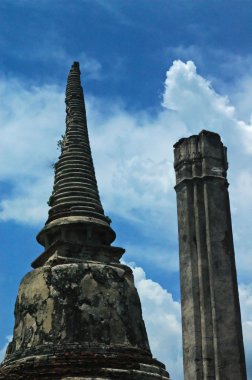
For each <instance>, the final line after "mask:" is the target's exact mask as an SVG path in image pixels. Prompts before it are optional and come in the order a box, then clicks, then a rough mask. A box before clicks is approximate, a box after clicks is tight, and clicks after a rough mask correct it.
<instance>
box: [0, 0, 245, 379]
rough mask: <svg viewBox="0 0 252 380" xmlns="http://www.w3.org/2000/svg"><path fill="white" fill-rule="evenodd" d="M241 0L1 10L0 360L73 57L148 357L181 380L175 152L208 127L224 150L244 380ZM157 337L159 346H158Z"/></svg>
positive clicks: (45, 192) (27, 2)
mask: <svg viewBox="0 0 252 380" xmlns="http://www.w3.org/2000/svg"><path fill="white" fill-rule="evenodd" d="M251 19H252V2H251V0H240V1H238V0H229V1H224V0H219V1H213V0H212V1H204V0H203V1H202V0H201V1H199V0H191V1H181V0H176V1H175V0H170V1H167V0H155V1H154V0H137V1H133V0H127V1H124V0H75V1H72V2H68V1H66V0H65V1H64V0H54V1H53V2H52V1H49V0H41V1H39V2H38V1H35V0H34V1H32V0H1V2H0V99H1V103H0V132H1V140H0V236H1V240H0V254H1V268H0V289H1V291H0V297H1V299H0V302H1V304H2V305H3V306H2V308H1V309H2V311H1V315H0V350H1V348H2V349H3V348H4V346H5V344H6V340H7V337H8V336H10V335H11V334H12V328H13V323H14V322H13V309H14V302H15V297H16V294H17V289H18V284H19V282H20V280H21V278H22V276H23V275H24V274H26V273H27V271H29V270H30V263H31V261H33V259H34V258H35V257H36V256H37V255H38V254H39V253H40V252H41V251H42V247H40V246H39V245H38V244H37V243H36V240H35V236H36V234H37V233H38V232H39V230H40V229H41V228H42V227H43V224H44V222H45V220H46V215H47V205H46V202H47V200H48V198H49V196H50V192H51V189H52V183H53V177H52V175H53V171H52V168H51V164H52V163H53V162H55V160H57V156H58V154H59V152H58V151H57V141H58V140H59V138H60V136H61V135H62V134H63V133H64V129H65V124H64V120H65V109H64V90H65V83H66V77H67V74H68V71H69V68H70V65H71V63H72V62H73V61H74V60H79V61H80V64H81V71H82V83H83V86H84V91H85V99H86V106H87V116H88V125H89V133H90V139H91V147H92V152H93V158H94V162H95V167H96V174H97V180H98V186H99V189H100V194H101V198H102V202H103V206H104V208H105V211H106V213H107V214H108V215H109V216H110V217H111V219H112V221H113V228H114V229H115V231H116V233H117V240H116V242H115V244H116V245H118V246H122V247H124V248H126V249H127V253H126V254H125V256H124V260H125V261H126V262H127V263H131V265H132V266H133V267H134V268H135V269H134V271H135V278H136V284H137V287H138V290H139V293H140V296H141V300H142V305H143V312H144V318H145V321H146V325H147V329H148V334H149V338H150V343H151V347H152V351H153V354H154V355H155V356H157V357H158V358H159V359H160V360H162V361H164V362H165V363H166V365H167V368H168V370H169V371H170V373H171V375H172V376H173V377H174V378H176V379H177V380H181V379H182V358H181V330H180V311H179V310H180V305H179V301H180V296H179V274H178V245H177V216H176V198H175V192H174V190H173V186H174V173H173V149H172V146H173V144H174V143H175V142H176V141H177V140H178V139H179V138H181V137H186V136H189V135H191V134H195V133H199V132H200V130H202V129H203V128H204V129H209V130H212V131H215V132H218V133H220V134H221V136H222V140H223V142H224V144H226V145H227V147H228V158H229V163H230V169H229V173H228V178H229V181H230V197H231V208H232V215H233V229H234V241H235V249H236V261H237V269H238V276H239V286H240V297H241V307H242V319H243V329H244V340H245V347H246V355H247V366H248V370H249V379H250V380H252V359H251V355H252V349H251V347H252V278H251V267H252V242H251V240H250V238H249V237H250V235H251V232H250V225H251V219H250V215H251V214H252V202H251V201H252V194H251V186H252V169H251V158H252V148H251V146H252V125H251V114H252V103H251V98H252V44H251V41H252V24H251ZM160 331H162V336H160V335H161V334H160Z"/></svg>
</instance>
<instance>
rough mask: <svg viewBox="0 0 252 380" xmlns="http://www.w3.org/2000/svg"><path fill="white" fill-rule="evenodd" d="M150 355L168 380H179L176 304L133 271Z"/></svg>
mask: <svg viewBox="0 0 252 380" xmlns="http://www.w3.org/2000/svg"><path fill="white" fill-rule="evenodd" d="M133 273H134V278H135V284H136V287H137V290H138V293H139V296H140V299H141V304H142V311H143V318H144V321H145V325H146V329H147V333H148V338H149V342H150V347H151V351H152V354H153V356H154V357H156V358H157V359H158V360H160V361H161V362H163V363H164V364H165V365H166V368H167V371H168V372H169V373H170V376H171V378H172V379H177V380H182V379H183V363H182V335H181V334H182V333H181V321H180V304H179V303H178V302H176V301H174V300H173V298H172V295H171V294H170V293H168V292H167V290H165V289H163V288H162V287H161V286H160V285H159V284H158V283H157V282H154V281H152V280H150V279H146V275H145V273H144V271H143V269H142V268H140V267H135V268H133Z"/></svg>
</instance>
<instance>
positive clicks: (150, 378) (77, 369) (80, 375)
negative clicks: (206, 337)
mask: <svg viewBox="0 0 252 380" xmlns="http://www.w3.org/2000/svg"><path fill="white" fill-rule="evenodd" d="M0 379H1V380H40V379H41V380H45V379H47V380H49V379H50V380H84V379H85V380H168V379H170V377H169V374H168V372H167V371H166V370H165V366H164V365H163V364H162V363H160V362H159V361H157V360H156V359H153V358H150V357H146V358H143V357H141V358H140V357H138V356H137V355H116V354H114V355H106V354H104V355H100V354H87V353H83V355H78V357H76V356H75V355H70V353H67V354H66V355H62V356H56V355H54V356H52V355H50V356H49V355H43V356H30V357H25V358H20V359H17V360H14V361H5V362H4V363H3V364H2V367H1V369H0Z"/></svg>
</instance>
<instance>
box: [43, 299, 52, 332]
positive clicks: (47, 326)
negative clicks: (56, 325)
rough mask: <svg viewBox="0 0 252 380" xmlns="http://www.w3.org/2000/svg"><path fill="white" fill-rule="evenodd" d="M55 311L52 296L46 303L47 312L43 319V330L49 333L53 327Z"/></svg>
mask: <svg viewBox="0 0 252 380" xmlns="http://www.w3.org/2000/svg"><path fill="white" fill-rule="evenodd" d="M53 311H54V302H53V299H52V298H48V300H47V305H46V312H45V314H44V320H43V330H44V332H45V333H46V334H48V333H49V332H50V331H51V329H52V316H53Z"/></svg>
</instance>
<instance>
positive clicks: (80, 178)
mask: <svg viewBox="0 0 252 380" xmlns="http://www.w3.org/2000/svg"><path fill="white" fill-rule="evenodd" d="M59 145H60V146H61V155H60V157H59V160H58V162H57V163H56V164H55V180H54V187H53V192H52V195H51V197H50V199H49V205H50V210H49V217H48V220H47V222H46V224H45V226H44V228H43V229H42V231H41V232H40V233H39V234H38V236H37V240H38V242H39V243H40V244H41V245H42V246H44V247H45V250H44V252H43V253H42V254H41V255H40V256H39V257H38V258H37V259H36V260H35V261H34V262H33V263H32V267H33V270H32V271H31V272H29V273H28V274H27V275H26V276H25V277H24V279H23V280H22V282H21V285H20V288H19V292H18V296H17V301H16V306H15V327H14V334H13V340H12V341H11V342H10V344H9V346H8V348H7V352H6V356H5V359H4V361H3V363H2V365H1V369H0V379H5V380H7V379H15V380H19V379H23V380H29V379H33V380H34V379H61V380H63V379H64V380H71V379H72V380H77V379H89V380H92V379H96V380H98V379H107V380H108V379H116V380H120V379H121V380H126V379H127V380H129V379H132V380H158V379H160V380H161V379H162V380H166V379H169V375H168V373H167V372H166V370H165V366H164V365H163V364H162V363H160V362H159V361H158V360H156V359H154V358H153V357H152V354H151V351H150V347H149V343H148V338H147V334H146V330H145V325H144V321H143V318H142V311H141V304H140V300H139V297H138V293H137V290H136V288H135V286H134V279H133V275H132V270H131V269H130V268H129V267H128V266H126V265H123V264H121V263H120V262H119V260H120V258H121V256H122V255H123V253H124V251H125V250H124V249H123V248H118V247H115V246H112V245H111V243H112V242H113V241H114V240H115V237H116V234H115V232H114V231H113V229H112V228H111V227H110V222H111V221H110V219H109V218H108V217H107V216H105V215H104V211H103V208H102V205H101V201H100V197H99V192H98V188H97V183H96V178H95V171H94V166H93V161H92V155H91V150H90V144H89V138H88V130H87V121H86V111H85V104H84V97H83V90H82V87H81V82H80V70H79V64H78V63H77V62H74V64H73V65H72V68H71V70H70V73H69V76H68V80H67V88H66V133H65V135H64V137H63V138H62V140H61V141H60V143H59Z"/></svg>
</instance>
